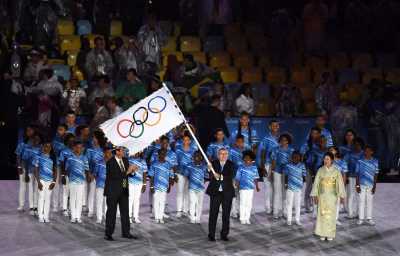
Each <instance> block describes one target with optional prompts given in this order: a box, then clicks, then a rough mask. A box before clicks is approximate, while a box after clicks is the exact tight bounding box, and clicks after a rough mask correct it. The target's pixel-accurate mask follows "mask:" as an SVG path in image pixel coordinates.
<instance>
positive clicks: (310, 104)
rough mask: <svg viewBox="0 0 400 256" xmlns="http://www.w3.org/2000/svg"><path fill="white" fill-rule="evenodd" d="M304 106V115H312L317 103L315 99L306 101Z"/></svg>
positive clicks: (315, 112) (314, 112)
mask: <svg viewBox="0 0 400 256" xmlns="http://www.w3.org/2000/svg"><path fill="white" fill-rule="evenodd" d="M304 108H305V109H304V110H305V111H304V112H305V114H306V115H309V116H313V115H316V114H317V104H316V103H315V100H310V101H306V102H305V104H304Z"/></svg>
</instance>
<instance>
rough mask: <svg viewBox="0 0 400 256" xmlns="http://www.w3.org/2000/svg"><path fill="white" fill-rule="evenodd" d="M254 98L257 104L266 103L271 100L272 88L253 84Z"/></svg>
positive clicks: (257, 83) (264, 84) (261, 84)
mask: <svg viewBox="0 0 400 256" xmlns="http://www.w3.org/2000/svg"><path fill="white" fill-rule="evenodd" d="M252 85H253V86H252V87H251V88H252V91H253V97H254V99H255V100H256V101H257V102H262V101H266V100H268V99H270V98H271V90H270V89H271V88H270V86H269V85H268V84H266V83H259V82H256V83H252Z"/></svg>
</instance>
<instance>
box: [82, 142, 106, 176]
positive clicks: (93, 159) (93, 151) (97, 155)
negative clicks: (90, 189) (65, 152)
mask: <svg viewBox="0 0 400 256" xmlns="http://www.w3.org/2000/svg"><path fill="white" fill-rule="evenodd" d="M86 157H87V159H88V161H89V170H90V171H91V172H92V173H94V171H95V170H94V169H95V167H96V163H97V162H99V161H101V160H103V158H104V152H103V149H102V148H101V147H90V148H88V149H87V150H86Z"/></svg>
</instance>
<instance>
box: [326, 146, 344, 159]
mask: <svg viewBox="0 0 400 256" xmlns="http://www.w3.org/2000/svg"><path fill="white" fill-rule="evenodd" d="M331 148H333V149H334V150H335V151H336V155H335V157H337V158H342V155H341V154H340V150H339V148H338V147H336V146H331V147H329V148H328V150H330V149H331Z"/></svg>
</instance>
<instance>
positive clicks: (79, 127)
mask: <svg viewBox="0 0 400 256" xmlns="http://www.w3.org/2000/svg"><path fill="white" fill-rule="evenodd" d="M86 128H89V126H87V125H85V124H82V125H79V126H78V127H76V129H75V134H76V136H77V137H81V135H82V131H83V130H84V129H86Z"/></svg>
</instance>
